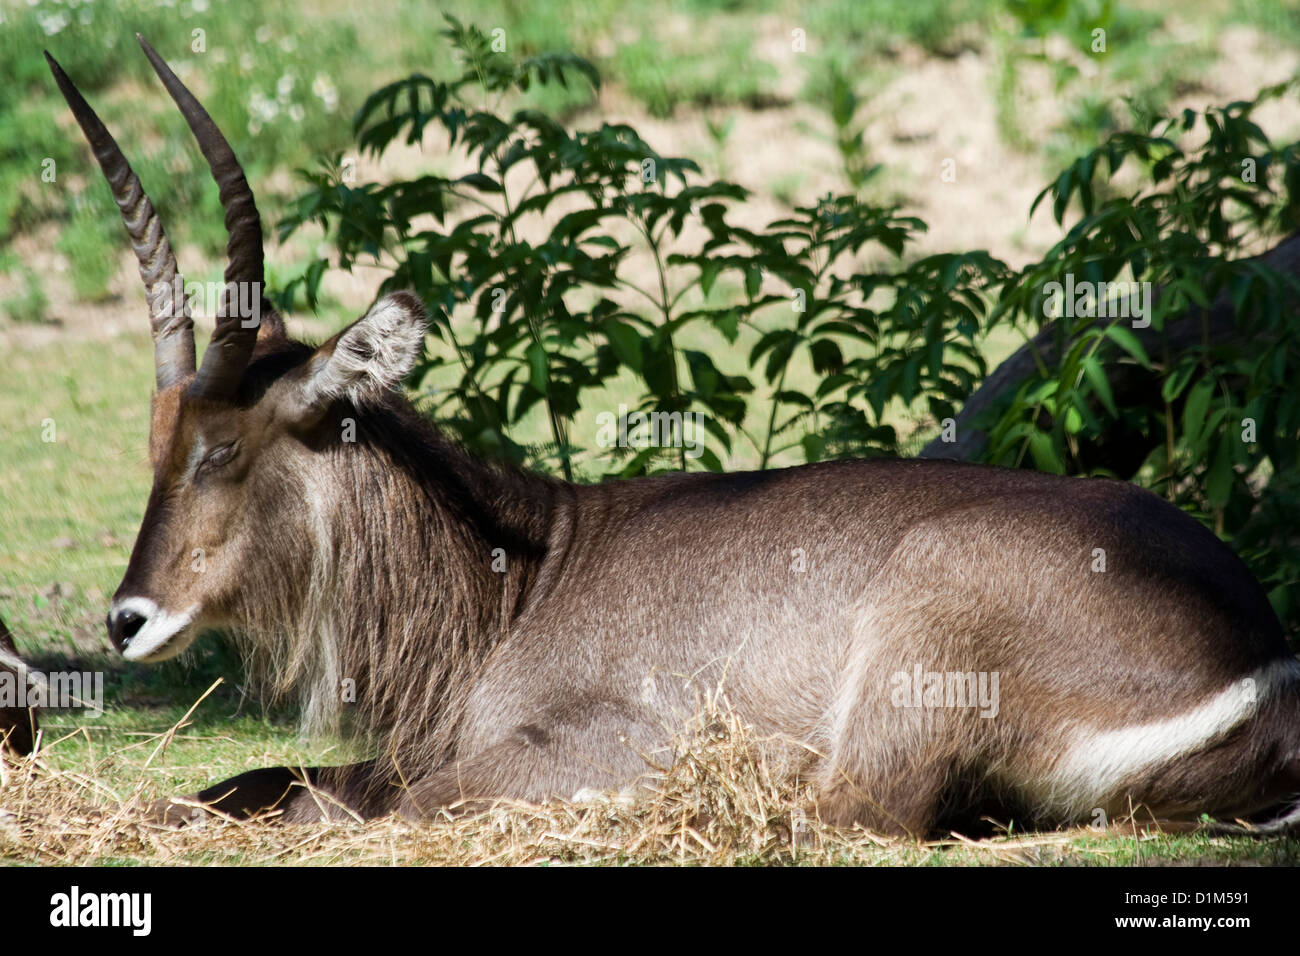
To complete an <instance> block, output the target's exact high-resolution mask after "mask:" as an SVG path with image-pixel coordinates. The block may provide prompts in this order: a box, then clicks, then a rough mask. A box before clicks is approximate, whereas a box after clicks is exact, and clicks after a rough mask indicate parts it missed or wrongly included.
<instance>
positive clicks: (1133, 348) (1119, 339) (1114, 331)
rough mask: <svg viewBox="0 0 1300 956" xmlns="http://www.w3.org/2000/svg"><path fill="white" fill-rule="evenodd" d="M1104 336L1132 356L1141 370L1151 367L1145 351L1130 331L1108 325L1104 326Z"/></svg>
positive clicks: (1123, 327)
mask: <svg viewBox="0 0 1300 956" xmlns="http://www.w3.org/2000/svg"><path fill="white" fill-rule="evenodd" d="M1106 335H1107V337H1108V338H1110V339H1111V341H1113V342H1114V343H1115V344H1116V345H1118V346H1119V347H1120V348H1122V349H1123V350H1124V351H1125V352H1127V353H1128V354H1129V355H1131V356H1133V358H1134V359H1136V360H1137V362H1138V364H1139V365H1141V366H1142V367H1143V368H1150V367H1151V359H1150V358H1149V357H1148V356H1147V350H1146V349H1144V348H1143V347H1142V343H1141V342H1140V341H1138V337H1137V336H1136V335H1134V334H1133V331H1132V330H1131V329H1129V328H1126V327H1125V326H1122V325H1108V326H1106Z"/></svg>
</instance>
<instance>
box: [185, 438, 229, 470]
mask: <svg viewBox="0 0 1300 956" xmlns="http://www.w3.org/2000/svg"><path fill="white" fill-rule="evenodd" d="M238 450H239V442H234V441H232V442H230V443H229V444H226V445H219V446H218V447H216V448H214V449H212V451H210V452H209V453H208V456H207V457H206V458H204V459H203V460H202V461H201V462H199V467H198V470H197V471H196V472H195V473H196V474H203V473H204V472H208V471H213V470H215V469H217V468H221V467H223V466H225V465H228V464H230V462H231V461H232V460H233V459H234V457H235V452H237V451H238Z"/></svg>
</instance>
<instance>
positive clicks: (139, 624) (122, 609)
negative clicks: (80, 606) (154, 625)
mask: <svg viewBox="0 0 1300 956" xmlns="http://www.w3.org/2000/svg"><path fill="white" fill-rule="evenodd" d="M148 622H149V617H148V615H147V614H145V613H143V612H142V611H141V610H140V608H139V607H138V606H130V605H126V606H124V605H114V606H113V608H112V609H111V610H110V611H109V612H108V639H109V640H110V641H112V642H113V646H114V647H115V648H117V649H118V650H119V651H121V652H123V653H125V651H126V648H127V645H128V644H130V643H131V638H133V637H135V636H136V635H137V634H139V633H140V630H141V628H143V627H144V626H145V624H147V623H148Z"/></svg>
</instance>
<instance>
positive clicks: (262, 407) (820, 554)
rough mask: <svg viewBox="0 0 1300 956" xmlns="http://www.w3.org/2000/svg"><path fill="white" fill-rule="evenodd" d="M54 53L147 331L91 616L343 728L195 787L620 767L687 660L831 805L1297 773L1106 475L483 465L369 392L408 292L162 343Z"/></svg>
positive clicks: (1195, 565)
mask: <svg viewBox="0 0 1300 956" xmlns="http://www.w3.org/2000/svg"><path fill="white" fill-rule="evenodd" d="M141 42H142V44H143V45H144V49H145V52H146V54H147V55H148V56H149V59H150V60H151V61H152V63H153V65H154V67H155V69H156V70H157V72H158V74H159V76H160V77H161V78H162V81H163V83H164V84H165V85H166V87H167V89H168V91H169V92H170V93H171V95H172V97H173V98H174V99H175V100H176V102H177V104H178V106H179V107H180V109H181V111H182V113H183V114H184V115H185V117H186V119H187V120H188V122H189V124H190V127H191V128H192V130H193V131H194V133H195V136H196V138H197V140H198V143H199V146H200V148H201V149H202V151H203V153H204V155H205V157H206V158H207V160H208V162H209V164H210V166H211V168H212V171H213V174H214V176H215V177H216V179H217V180H218V182H219V183H220V186H221V199H222V203H223V205H224V207H225V209H226V223H227V226H228V228H229V232H230V242H229V247H228V252H229V260H230V263H229V267H228V268H227V270H226V281H227V283H229V284H231V288H234V287H236V286H240V287H248V288H253V289H256V290H259V292H258V295H259V297H260V289H261V286H262V279H263V255H262V235H261V227H260V221H259V218H258V214H257V210H256V207H255V205H254V202H253V196H252V193H251V191H250V190H249V187H248V184H247V182H246V181H245V179H244V175H243V172H242V170H241V168H240V166H239V164H238V162H237V161H236V159H235V157H234V154H233V153H232V151H231V150H230V147H229V145H228V144H227V142H226V140H225V139H224V138H223V137H222V135H221V133H220V132H219V131H218V130H217V128H216V126H215V125H214V124H213V123H212V121H211V119H210V118H209V117H208V115H207V113H206V112H204V111H203V109H202V107H201V106H200V105H199V104H198V103H197V101H196V100H195V99H194V98H193V97H192V96H191V95H190V93H189V92H188V91H187V90H186V89H185V87H184V86H183V85H182V84H181V83H180V82H179V80H177V78H176V77H175V76H174V75H173V74H172V72H171V70H169V69H168V68H167V66H166V65H165V64H164V63H163V61H162V60H161V58H159V56H158V55H157V54H156V53H154V51H153V50H152V49H151V48H150V47H149V46H148V44H144V41H143V40H142V41H141ZM50 63H51V68H52V69H53V71H54V74H55V77H56V78H57V80H58V83H59V86H60V88H61V89H62V91H63V93H64V95H65V97H66V98H67V100H68V102H69V104H70V106H71V107H72V111H73V113H74V114H75V116H76V118H77V121H78V123H79V124H80V125H81V127H82V129H83V131H84V132H85V134H86V136H87V137H88V139H89V141H90V143H91V145H92V147H93V149H94V152H95V156H96V158H97V159H98V161H99V163H100V165H101V167H102V169H103V171H104V173H105V175H106V177H107V178H108V180H109V183H110V184H111V186H112V188H113V194H114V196H115V197H116V199H117V202H118V204H119V206H120V207H121V209H122V213H123V218H124V220H125V222H126V225H127V229H128V231H129V232H130V235H131V240H132V243H133V245H134V247H135V250H136V253H137V255H138V257H139V260H140V272H141V276H142V277H143V278H144V281H145V285H146V289H147V292H148V298H149V303H150V316H151V324H152V329H153V335H154V340H155V346H156V360H157V362H156V365H157V392H156V394H155V395H154V398H153V419H152V432H151V436H150V455H151V460H152V464H153V469H154V484H153V491H152V493H151V495H150V498H149V502H148V506H147V509H146V511H145V516H144V521H143V524H142V526H141V528H140V533H139V536H138V539H137V541H136V543H135V548H134V550H133V552H132V555H131V560H130V564H129V566H128V568H127V572H126V576H125V578H124V579H123V581H122V585H121V587H120V588H119V589H118V591H117V593H116V595H115V597H114V599H113V603H112V609H111V611H110V614H109V618H108V628H109V635H110V637H111V639H112V641H113V643H114V644H115V645H116V646H117V647H118V648H119V649H120V650H121V651H122V653H123V654H124V655H125V656H126V657H127V658H128V659H130V660H136V661H160V660H164V659H166V658H169V657H172V656H174V655H176V654H179V653H181V652H182V651H183V650H184V649H185V648H186V647H187V646H188V645H189V644H190V643H191V642H192V641H193V640H194V638H195V636H196V635H197V634H199V633H200V631H201V630H204V629H209V628H220V629H227V630H229V631H231V632H232V633H233V634H235V635H236V639H237V640H238V641H239V642H240V643H241V646H242V647H243V648H244V650H245V652H246V655H247V658H248V661H249V666H250V668H251V669H252V670H253V671H254V672H255V673H264V674H269V675H271V676H272V678H273V683H274V684H275V686H277V687H280V688H287V687H290V686H294V687H297V688H299V689H300V690H301V691H302V693H303V698H304V701H305V714H306V721H307V723H308V724H309V725H310V726H315V727H324V726H330V725H331V724H332V723H333V722H334V721H335V720H336V719H337V718H339V717H340V716H347V717H349V718H350V719H351V720H352V722H353V723H354V724H356V725H357V726H358V727H359V728H360V730H362V731H363V732H364V733H365V734H366V735H368V739H369V741H370V743H371V746H372V748H373V754H374V755H375V756H374V758H373V759H371V760H368V761H366V762H364V763H360V764H355V765H351V766H346V767H333V768H319V769H312V770H307V771H304V772H303V773H304V774H305V776H306V780H305V781H304V780H302V777H301V775H300V774H299V773H298V772H296V771H294V770H292V769H290V768H274V769H266V770H259V771H254V772H251V773H246V774H243V775H241V776H239V777H235V778H234V779H232V780H229V781H226V782H223V783H219V784H217V785H215V786H213V787H211V788H210V789H208V790H205V791H204V792H203V793H201V794H199V795H198V799H200V800H202V801H203V802H205V803H208V804H211V805H213V806H214V807H215V808H216V809H218V810H220V811H222V812H225V813H229V814H235V815H248V814H252V813H257V812H260V811H265V810H270V809H276V810H279V811H282V812H283V815H284V817H285V818H286V819H290V820H308V819H319V818H320V816H321V814H322V813H325V814H336V813H340V812H342V810H341V809H340V808H347V809H350V810H351V811H353V812H355V813H358V814H362V815H366V816H373V815H381V814H386V813H391V812H400V813H402V814H406V815H412V816H421V815H427V814H430V813H432V812H434V811H436V810H438V809H439V808H445V807H448V806H451V805H455V804H458V803H459V802H460V801H466V800H468V801H475V802H477V801H481V800H490V799H492V798H521V799H527V800H542V799H545V798H552V797H559V798H569V797H572V796H573V795H574V794H575V793H577V792H579V791H582V790H587V789H597V790H613V789H617V788H626V787H634V786H635V785H636V784H637V782H638V780H639V779H640V778H641V777H642V775H644V774H645V773H646V771H647V769H648V766H647V763H646V760H645V755H647V754H651V753H653V752H654V751H656V750H657V749H659V748H660V747H661V746H662V745H663V744H664V743H665V742H666V741H667V740H668V738H669V735H670V732H671V730H672V729H673V728H674V727H677V726H680V725H681V724H682V723H683V722H684V721H685V719H686V718H687V717H688V716H689V715H690V714H692V713H693V712H695V710H696V708H697V705H698V702H699V700H700V697H701V696H702V693H703V692H704V691H707V690H708V689H711V688H715V687H717V686H722V687H723V688H724V690H725V693H726V695H727V698H728V700H729V702H730V704H731V705H732V707H733V708H734V709H735V710H736V712H737V713H738V714H739V716H740V717H742V718H743V719H744V720H746V721H747V722H749V723H750V724H752V725H753V726H754V728H755V729H756V731H757V732H758V734H759V736H760V737H761V739H762V740H763V741H764V742H765V743H764V746H765V747H768V748H770V752H771V755H772V757H773V759H779V760H780V761H782V763H781V765H782V766H783V767H787V768H788V769H789V771H790V772H791V773H798V774H799V775H801V779H805V780H807V779H812V780H815V781H816V782H817V783H818V785H819V789H820V800H819V812H820V814H821V816H822V818H823V819H824V820H827V821H829V822H832V823H839V824H853V823H860V824H862V825H864V826H866V827H868V828H871V829H874V830H878V831H886V832H894V833H909V834H915V835H920V834H924V833H926V832H927V831H930V830H932V829H934V828H935V827H936V826H938V825H940V824H941V823H943V822H944V821H945V820H948V819H950V818H951V817H952V815H954V814H957V813H960V812H962V811H966V810H969V809H970V808H972V807H975V806H980V805H985V806H986V805H988V803H989V802H990V801H993V802H995V803H996V804H997V805H999V806H1004V807H1008V808H1012V809H1014V812H1015V813H1016V814H1017V819H1018V820H1021V819H1028V820H1031V821H1034V822H1036V823H1038V824H1040V825H1043V824H1045V825H1054V824H1060V823H1068V822H1072V821H1092V820H1094V819H1096V816H1097V812H1098V811H1099V810H1100V811H1104V812H1105V813H1107V814H1108V815H1116V814H1122V813H1126V812H1128V811H1129V810H1130V808H1132V807H1137V806H1142V807H1145V808H1147V810H1149V811H1150V813H1152V814H1153V815H1155V816H1156V817H1161V818H1194V817H1195V816H1196V815H1198V814H1201V813H1209V814H1212V815H1215V816H1241V815H1248V814H1253V813H1259V812H1265V811H1268V812H1272V811H1273V809H1274V808H1284V807H1286V806H1287V804H1288V802H1289V801H1290V800H1291V799H1292V798H1293V796H1294V795H1295V794H1296V793H1297V791H1300V666H1298V665H1297V662H1296V660H1295V658H1294V657H1293V656H1292V655H1291V654H1290V653H1289V651H1288V649H1287V646H1286V644H1285V642H1284V640H1283V636H1282V632H1281V628H1280V626H1279V624H1278V621H1277V619H1276V618H1275V616H1274V614H1273V612H1272V610H1271V608H1270V607H1269V604H1268V602H1267V600H1266V599H1265V596H1264V594H1263V593H1262V591H1261V589H1260V588H1259V586H1258V584H1257V583H1256V582H1255V580H1254V579H1253V578H1252V576H1251V575H1250V573H1249V572H1248V571H1247V569H1246V567H1245V566H1244V565H1243V564H1242V562H1241V561H1240V560H1238V558H1237V557H1236V556H1235V555H1234V554H1233V553H1232V552H1231V551H1230V550H1229V549H1228V548H1227V547H1226V546H1225V545H1224V544H1222V543H1221V542H1220V541H1219V540H1218V539H1217V538H1216V537H1215V536H1214V535H1213V534H1211V533H1210V532H1209V531H1207V530H1205V529H1204V528H1203V527H1201V526H1200V525H1199V524H1198V523H1197V522H1196V521H1194V520H1193V519H1192V518H1190V517H1188V516H1187V515H1185V514H1183V513H1182V512H1180V511H1178V510H1177V509H1176V508H1174V507H1173V506H1171V505H1169V504H1167V503H1165V502H1164V501H1162V500H1160V499H1159V498H1157V497H1155V496H1154V495H1151V494H1149V493H1148V492H1146V491H1143V490H1140V489H1138V488H1136V487H1134V486H1131V485H1128V484H1126V483H1123V482H1116V481H1102V480H1083V479H1067V478H1058V477H1053V476H1047V475H1039V474H1033V473H1027V472H1021V471H1008V470H1001V469H994V468H987V467H980V466H973V465H964V464H956V463H946V462H932V461H857V462H833V463H832V462H828V463H823V464H815V465H807V466H804V467H799V468H789V469H785V470H777V471H769V472H756V473H745V474H705V473H698V474H679V475H672V476H667V477H655V478H645V479H639V480H634V481H623V482H615V483H611V484H604V485H599V486H579V485H574V484H569V483H565V482H561V481H556V480H552V479H550V478H546V477H541V476H538V475H533V474H527V473H521V472H518V471H513V470H508V469H505V468H499V467H495V466H489V465H487V464H485V463H483V462H480V461H478V460H476V459H474V458H473V457H471V456H469V455H467V454H466V453H464V452H463V451H461V450H460V449H459V448H458V447H456V446H455V445H453V444H452V443H451V442H450V441H448V440H447V439H446V438H444V437H443V436H442V435H441V434H440V433H439V431H438V430H437V429H436V428H435V427H434V426H433V425H432V424H430V423H429V422H427V421H425V420H424V419H422V418H421V417H420V416H419V415H417V414H416V413H415V411H414V410H413V408H412V407H411V405H410V404H409V403H408V402H407V401H406V400H405V399H404V398H403V397H402V395H401V394H400V392H398V391H397V388H398V385H399V383H400V382H401V381H402V380H403V378H404V377H405V376H406V375H407V373H408V372H409V371H410V370H411V368H412V367H413V365H414V364H415V362H416V361H417V359H418V357H419V355H420V353H421V349H422V348H423V342H424V335H425V314H424V310H423V307H422V305H421V303H420V302H419V301H418V300H417V299H416V298H415V297H414V296H413V295H410V294H404V293H399V294H395V295H390V296H387V297H385V298H383V299H381V300H379V301H378V302H377V303H375V305H374V306H373V307H372V308H371V309H370V311H369V312H368V313H367V314H366V315H365V316H364V317H362V318H361V319H359V320H357V321H356V322H355V323H353V324H352V325H350V326H349V327H348V328H346V329H345V330H343V331H342V332H340V333H339V334H338V335H336V336H334V337H333V338H332V339H330V340H329V341H327V342H326V343H325V344H323V345H321V346H319V347H316V348H313V347H311V346H309V345H306V344H303V343H301V342H298V341H295V340H293V339H290V338H289V337H287V335H286V333H285V330H284V326H283V323H282V322H281V320H280V318H279V317H278V316H277V315H276V314H275V312H274V311H273V310H272V309H271V307H270V306H269V304H267V303H266V302H265V301H260V320H259V321H257V322H251V321H247V320H246V317H241V316H239V315H236V314H233V313H232V310H231V309H230V308H227V307H226V306H229V305H230V304H231V302H233V300H234V296H233V293H232V295H231V296H230V298H229V299H228V300H227V301H226V302H225V303H223V308H222V309H221V310H220V312H219V314H218V317H217V320H216V332H215V335H214V337H213V339H212V344H211V345H210V346H209V348H208V350H207V352H206V353H205V355H204V357H203V363H202V366H201V367H200V368H198V370H197V371H196V370H195V349H194V336H193V324H192V322H191V319H190V315H189V311H188V305H187V304H186V303H185V302H184V299H183V297H179V299H178V297H177V296H175V295H173V294H172V292H171V289H172V288H173V287H174V286H175V284H176V279H177V270H176V262H175V258H174V256H173V254H172V251H171V249H170V247H169V245H168V243H167V239H166V237H165V236H164V234H163V230H162V227H161V225H160V223H159V220H158V218H157V215H156V214H155V212H154V209H153V207H152V205H151V204H150V202H149V200H148V198H147V197H146V196H145V195H144V192H143V190H142V189H141V186H140V183H139V180H138V179H137V178H136V176H135V175H134V173H132V171H131V169H130V167H129V166H128V165H127V162H126V160H125V158H124V157H123V156H122V154H121V153H120V151H119V150H118V148H117V146H116V144H115V143H114V141H113V139H112V137H111V136H110V135H109V133H108V132H107V131H106V130H105V129H104V127H103V125H102V124H101V123H100V122H99V120H98V119H97V118H96V116H95V114H94V113H93V112H92V111H91V109H90V108H89V106H87V105H86V103H85V101H84V100H83V99H82V98H81V96H80V94H78V93H77V91H76V89H75V88H74V87H73V86H72V84H71V82H70V81H69V80H68V78H67V77H66V76H65V75H64V74H63V72H62V71H61V70H60V69H59V68H58V66H57V64H55V63H54V62H53V60H51V61H50ZM348 420H351V421H352V422H353V423H354V424H355V441H348V440H345V437H344V436H345V431H346V428H345V423H346V422H347V421H348ZM498 549H500V550H498ZM1098 549H1100V550H1098ZM502 553H504V555H505V562H504V569H502V566H501V563H500V562H499V560H498V561H496V562H495V567H494V558H499V556H500V555H501V554H502ZM196 554H200V555H202V556H203V570H202V573H195V570H194V568H193V563H194V556H195V555H196ZM1098 555H1103V556H1104V558H1103V560H1104V565H1102V567H1104V570H1102V569H1101V568H1099V566H1098ZM936 675H937V679H936ZM954 678H956V680H955V681H954ZM968 678H969V679H968ZM349 682H351V683H350V684H349ZM345 687H351V688H355V702H351V701H347V700H344V699H343V698H345V697H346V696H347V695H346V694H345V693H342V689H343V688H345ZM963 687H964V688H966V690H967V691H968V692H969V693H967V694H965V695H963V694H961V693H960V692H961V691H962V689H963ZM954 688H955V689H956V690H957V691H958V694H957V698H960V697H963V696H964V697H966V699H965V700H961V699H955V698H954V695H953V690H954ZM977 688H978V695H977V696H979V697H981V700H980V701H979V702H978V703H979V706H972V705H971V704H972V702H971V700H970V699H969V698H970V697H971V695H975V694H976V689H977ZM990 692H991V693H992V695H993V696H995V697H996V698H997V699H996V700H993V701H986V700H984V699H983V698H984V697H987V696H989V695H990ZM986 704H987V705H988V706H985V705H986ZM303 783H308V784H310V786H304V785H301V784H303ZM164 812H167V813H168V816H169V818H170V817H171V814H170V812H168V811H164ZM185 812H188V811H185ZM1295 816H1296V814H1295V813H1294V812H1293V813H1291V814H1290V815H1289V816H1283V817H1282V820H1281V821H1280V823H1279V825H1286V824H1288V823H1289V822H1290V821H1291V820H1292V819H1293V818H1294V817H1295Z"/></svg>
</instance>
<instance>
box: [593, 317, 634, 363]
mask: <svg viewBox="0 0 1300 956" xmlns="http://www.w3.org/2000/svg"><path fill="white" fill-rule="evenodd" d="M603 329H604V332H605V337H606V338H608V339H609V344H610V345H611V346H612V347H613V349H614V354H615V355H617V356H618V359H619V361H620V362H622V363H623V364H624V365H626V366H628V367H629V368H631V369H632V370H633V371H634V372H637V373H640V371H641V367H642V360H641V341H642V340H641V335H640V333H638V332H637V330H636V329H634V328H633V327H632V326H631V325H629V324H628V323H626V322H620V321H619V320H618V319H606V320H605V323H604V326H603Z"/></svg>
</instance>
